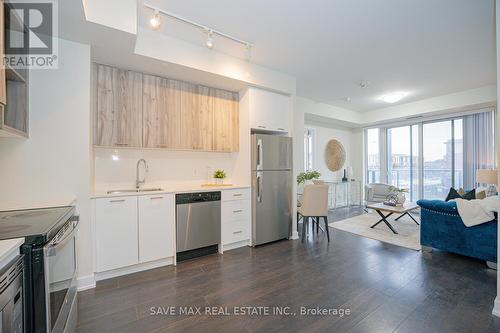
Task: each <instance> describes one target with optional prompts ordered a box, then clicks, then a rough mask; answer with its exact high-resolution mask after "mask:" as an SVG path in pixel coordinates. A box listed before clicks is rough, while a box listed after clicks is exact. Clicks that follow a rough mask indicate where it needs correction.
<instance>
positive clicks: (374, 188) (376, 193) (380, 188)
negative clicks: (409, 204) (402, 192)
mask: <svg viewBox="0 0 500 333" xmlns="http://www.w3.org/2000/svg"><path fill="white" fill-rule="evenodd" d="M390 187H391V185H388V184H382V183H373V184H368V185H365V201H366V202H367V203H374V202H384V201H385V200H387V196H388V195H390V194H391V191H390V190H389V189H390Z"/></svg>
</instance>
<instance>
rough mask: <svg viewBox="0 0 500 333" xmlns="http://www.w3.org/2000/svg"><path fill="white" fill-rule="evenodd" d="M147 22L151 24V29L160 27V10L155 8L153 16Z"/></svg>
mask: <svg viewBox="0 0 500 333" xmlns="http://www.w3.org/2000/svg"><path fill="white" fill-rule="evenodd" d="M149 23H150V24H151V28H153V30H158V29H160V26H161V17H160V12H159V11H158V9H155V12H154V14H153V16H152V17H151V18H150V19H149Z"/></svg>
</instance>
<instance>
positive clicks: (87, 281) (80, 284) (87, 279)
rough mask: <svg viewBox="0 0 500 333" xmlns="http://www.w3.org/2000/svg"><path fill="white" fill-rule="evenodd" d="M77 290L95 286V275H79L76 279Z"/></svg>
mask: <svg viewBox="0 0 500 333" xmlns="http://www.w3.org/2000/svg"><path fill="white" fill-rule="evenodd" d="M76 283H77V289H78V291H84V290H88V289H94V288H95V276H94V274H91V275H85V276H81V277H79V278H77V279H76Z"/></svg>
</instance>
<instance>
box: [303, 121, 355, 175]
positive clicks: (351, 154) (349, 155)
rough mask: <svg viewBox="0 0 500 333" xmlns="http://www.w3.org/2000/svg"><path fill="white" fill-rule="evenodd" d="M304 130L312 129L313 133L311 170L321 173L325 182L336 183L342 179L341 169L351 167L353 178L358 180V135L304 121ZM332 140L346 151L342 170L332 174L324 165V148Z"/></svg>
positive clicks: (338, 127)
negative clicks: (337, 142) (335, 140)
mask: <svg viewBox="0 0 500 333" xmlns="http://www.w3.org/2000/svg"><path fill="white" fill-rule="evenodd" d="M304 127H305V128H309V129H312V130H313V132H314V137H313V141H314V143H313V144H314V151H313V168H314V170H317V171H319V172H320V173H321V178H322V179H324V180H326V181H337V180H341V179H342V177H343V169H347V167H349V166H351V167H352V168H353V171H354V177H355V178H357V179H360V178H359V176H360V175H362V163H360V161H361V160H362V152H361V149H358V148H361V147H362V146H360V145H358V144H359V142H358V141H359V138H358V136H359V135H356V133H355V132H354V131H353V129H351V128H348V127H342V126H332V125H325V124H320V123H316V122H311V121H308V120H306V122H305V125H304ZM358 132H359V131H358ZM332 139H337V140H339V141H340V142H341V143H342V145H343V146H344V149H345V151H346V162H345V165H344V167H343V168H342V170H339V171H336V172H332V171H330V170H329V169H328V167H327V166H326V163H325V158H324V154H325V147H326V145H327V144H328V141H330V140H332Z"/></svg>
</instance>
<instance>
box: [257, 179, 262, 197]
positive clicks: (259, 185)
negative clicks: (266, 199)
mask: <svg viewBox="0 0 500 333" xmlns="http://www.w3.org/2000/svg"><path fill="white" fill-rule="evenodd" d="M257 202H262V175H261V174H257Z"/></svg>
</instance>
